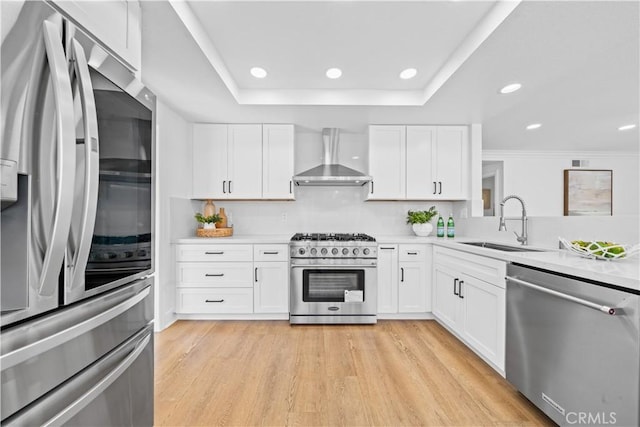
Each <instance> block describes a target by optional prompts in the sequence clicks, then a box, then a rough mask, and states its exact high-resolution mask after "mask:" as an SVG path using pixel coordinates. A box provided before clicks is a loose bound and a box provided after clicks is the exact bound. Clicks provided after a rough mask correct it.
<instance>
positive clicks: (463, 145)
mask: <svg viewBox="0 0 640 427" xmlns="http://www.w3.org/2000/svg"><path fill="white" fill-rule="evenodd" d="M432 156H433V157H432V158H433V161H432V163H431V168H432V177H433V181H434V182H435V183H436V184H437V186H438V189H437V190H438V191H437V194H436V195H435V196H436V197H437V198H439V199H447V200H451V199H466V198H467V197H468V182H467V181H468V176H469V173H468V170H469V130H468V128H467V126H438V128H437V137H436V141H435V144H434V145H433V151H432ZM434 187H435V186H434Z"/></svg>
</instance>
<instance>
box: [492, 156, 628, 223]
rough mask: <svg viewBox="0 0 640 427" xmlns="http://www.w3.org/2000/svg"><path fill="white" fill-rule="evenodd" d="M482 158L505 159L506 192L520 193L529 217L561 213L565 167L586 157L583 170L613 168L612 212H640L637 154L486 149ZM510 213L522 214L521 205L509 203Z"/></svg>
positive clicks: (569, 166)
mask: <svg viewBox="0 0 640 427" xmlns="http://www.w3.org/2000/svg"><path fill="white" fill-rule="evenodd" d="M482 159H483V161H503V162H504V187H503V194H504V195H505V196H507V195H509V194H517V195H518V196H520V197H522V198H523V199H524V201H525V203H526V205H527V214H528V215H529V216H554V217H557V216H562V215H563V203H564V181H563V180H564V175H563V174H564V170H565V169H574V168H572V166H571V160H587V161H588V162H589V166H588V167H585V168H583V169H612V170H613V214H614V216H618V215H638V214H639V213H640V203H639V199H640V157H639V155H638V153H606V152H584V153H579V152H573V153H569V152H556V153H548V152H547V153H543V152H526V151H519V152H518V151H484V152H483V158H482ZM505 213H506V215H508V216H513V215H520V205H519V204H518V203H517V202H508V203H507V204H506V205H505Z"/></svg>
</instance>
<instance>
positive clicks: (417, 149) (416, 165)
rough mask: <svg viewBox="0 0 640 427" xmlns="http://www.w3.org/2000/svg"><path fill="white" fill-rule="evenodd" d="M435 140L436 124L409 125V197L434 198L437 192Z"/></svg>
mask: <svg viewBox="0 0 640 427" xmlns="http://www.w3.org/2000/svg"><path fill="white" fill-rule="evenodd" d="M435 140H436V127H435V126H407V199H422V200H424V199H433V198H434V196H435V195H436V194H437V191H438V187H437V182H436V178H435V176H434V175H435V174H434V171H433V167H432V162H433V151H434V150H435Z"/></svg>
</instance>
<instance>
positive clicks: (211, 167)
mask: <svg viewBox="0 0 640 427" xmlns="http://www.w3.org/2000/svg"><path fill="white" fill-rule="evenodd" d="M227 175H228V173H227V125H213V124H195V125H193V198H196V199H197V198H203V199H207V198H213V199H223V198H226V197H227V194H226V188H225V187H223V184H225V181H227Z"/></svg>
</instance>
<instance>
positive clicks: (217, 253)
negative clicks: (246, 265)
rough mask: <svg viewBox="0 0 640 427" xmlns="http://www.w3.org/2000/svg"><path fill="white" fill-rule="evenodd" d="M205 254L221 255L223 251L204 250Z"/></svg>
mask: <svg viewBox="0 0 640 427" xmlns="http://www.w3.org/2000/svg"><path fill="white" fill-rule="evenodd" d="M204 254H205V255H222V254H224V251H219V252H205V253H204Z"/></svg>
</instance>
